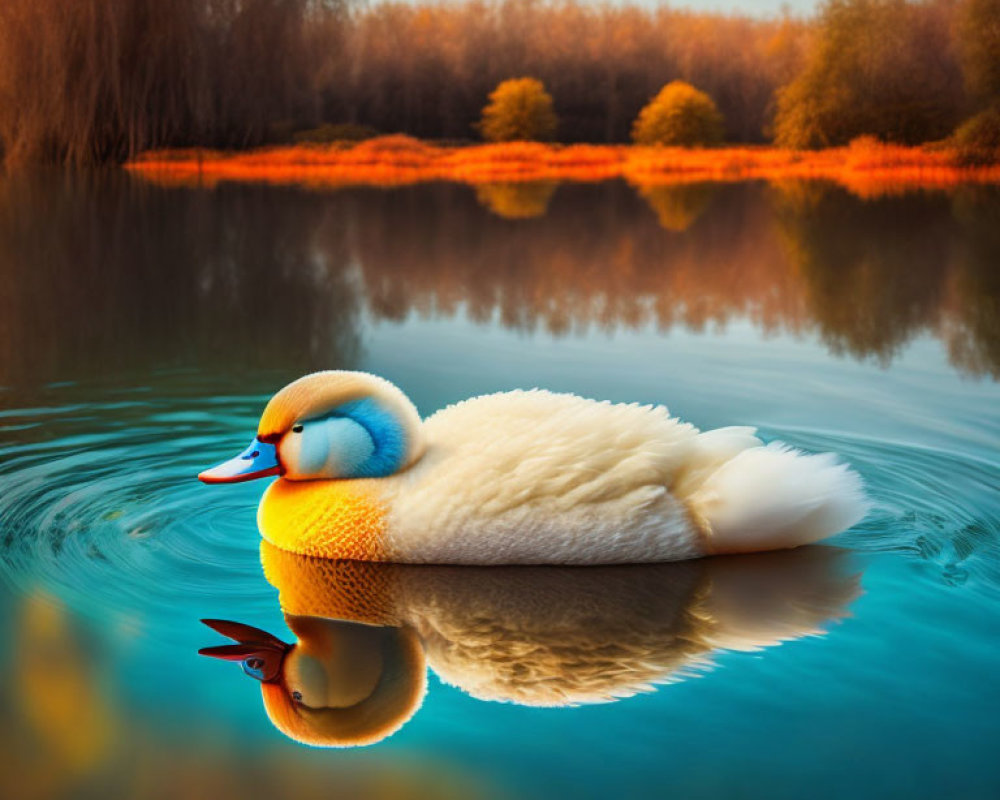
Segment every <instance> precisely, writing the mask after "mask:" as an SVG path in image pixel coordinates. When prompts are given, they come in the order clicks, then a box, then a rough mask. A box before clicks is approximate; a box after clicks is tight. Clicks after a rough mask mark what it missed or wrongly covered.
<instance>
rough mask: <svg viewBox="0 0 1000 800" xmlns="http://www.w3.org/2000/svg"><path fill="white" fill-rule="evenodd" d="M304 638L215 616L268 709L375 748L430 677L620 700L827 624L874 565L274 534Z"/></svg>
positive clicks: (296, 723) (278, 721)
mask: <svg viewBox="0 0 1000 800" xmlns="http://www.w3.org/2000/svg"><path fill="white" fill-rule="evenodd" d="M260 555H261V563H262V565H263V571H264V576H265V577H266V579H267V580H268V581H269V582H270V583H271V584H272V585H273V586H275V587H276V588H277V589H278V593H279V604H280V606H281V610H282V612H283V614H284V619H285V623H286V625H287V627H288V628H289V630H290V631H291V633H292V634H293V637H294V638H293V641H292V642H290V643H286V642H284V641H283V640H281V639H279V638H278V637H276V636H273V635H272V634H270V633H267V632H266V631H263V630H261V629H259V628H255V627H253V626H250V625H247V624H244V623H239V622H233V621H228V620H218V619H206V620H203V622H205V623H206V624H207V625H209V627H211V628H213V629H214V630H216V631H217V632H219V633H221V634H223V635H224V636H226V637H228V638H230V639H233V640H235V642H236V643H235V644H225V645H214V646H211V647H207V648H202V649H201V650H200V651H199V652H201V654H202V655H206V656H210V657H213V658H218V659H224V660H230V661H238V662H240V663H241V665H242V667H243V671H244V672H245V673H246V674H248V675H250V676H251V677H253V678H255V679H257V680H258V681H259V682H260V688H261V695H262V698H263V702H264V708H265V711H266V713H267V715H268V717H269V719H270V720H271V722H272V724H273V725H274V726H275V727H276V728H277V729H278V730H279V731H280V732H282V733H284V734H285V735H286V736H288V737H289V738H291V739H293V740H295V741H297V742H300V743H302V744H307V745H311V746H316V747H359V746H366V745H370V744H374V743H376V742H379V741H382V740H383V739H385V738H387V737H389V736H391V735H392V734H393V733H395V732H396V731H398V730H400V729H401V728H402V727H403V726H404V725H405V724H406V723H407V722H408V721H409V720H410V719H412V718H413V716H414V715H415V714H416V713H417V711H418V710H419V709H420V707H421V706H422V704H423V702H424V699H425V697H426V694H427V683H428V681H427V674H428V670H430V671H432V672H433V673H434V674H435V675H437V677H438V678H439V679H440V682H441V683H443V684H446V685H448V686H452V687H454V688H456V689H458V690H459V691H461V692H463V693H464V694H466V695H468V696H470V697H472V698H475V699H476V700H479V701H483V702H492V703H509V704H513V705H517V706H526V707H544V708H565V707H575V706H584V705H594V704H606V703H615V702H619V701H622V700H625V699H627V698H631V697H634V696H637V695H640V694H644V693H648V692H651V691H654V690H655V689H656V688H657V687H659V686H662V685H665V684H671V683H677V682H681V681H684V680H686V679H688V678H691V677H695V676H699V675H702V674H704V673H705V672H707V671H708V670H709V669H711V668H712V667H713V666H714V661H715V656H716V654H717V653H719V652H723V651H736V652H759V651H763V650H765V649H767V648H770V647H774V646H777V645H779V644H782V643H785V642H791V641H794V640H796V639H800V638H803V637H806V636H819V635H823V634H824V633H825V632H826V631H827V629H828V628H829V627H830V625H831V624H832V623H833V622H835V621H838V620H840V619H842V618H843V617H845V616H847V615H848V607H849V605H850V603H851V602H853V600H854V599H855V598H856V597H857V596H858V595H859V593H860V586H861V584H860V573H859V572H858V571H857V570H856V568H855V566H854V564H853V558H852V557H851V556H850V553H849V552H848V551H846V550H843V549H840V548H834V547H826V546H818V545H815V546H810V547H802V548H798V549H795V550H783V551H775V552H769V553H756V554H746V555H731V556H724V557H713V558H705V559H696V560H687V561H679V562H673V563H663V564H634V565H613V566H599V567H580V566H494V567H471V566H449V565H440V566H435V565H417V564H389V563H381V562H374V561H367V562H366V561H350V560H331V559H323V558H316V557H310V556H300V555H296V554H294V553H290V552H288V551H287V550H282V549H280V548H277V547H275V546H273V545H271V544H269V543H268V542H266V541H263V542H261V546H260Z"/></svg>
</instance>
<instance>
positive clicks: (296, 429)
mask: <svg viewBox="0 0 1000 800" xmlns="http://www.w3.org/2000/svg"><path fill="white" fill-rule="evenodd" d="M292 433H302V425H292Z"/></svg>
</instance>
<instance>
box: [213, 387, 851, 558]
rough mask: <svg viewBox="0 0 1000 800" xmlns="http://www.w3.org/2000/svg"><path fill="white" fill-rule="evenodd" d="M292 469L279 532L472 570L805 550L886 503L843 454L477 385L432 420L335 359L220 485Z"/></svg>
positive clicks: (278, 411)
mask: <svg viewBox="0 0 1000 800" xmlns="http://www.w3.org/2000/svg"><path fill="white" fill-rule="evenodd" d="M268 476H275V477H277V480H275V481H273V482H272V483H271V484H270V485H269V486H268V487H267V489H266V490H265V491H264V493H263V495H262V497H261V499H260V504H259V506H258V510H257V524H258V528H259V531H260V534H261V536H262V537H263V538H264V539H265V540H266V541H268V542H270V543H271V544H273V545H275V546H277V547H279V548H283V549H285V550H289V551H290V552H293V553H297V554H300V555H308V556H318V557H323V558H339V559H355V560H361V561H378V562H395V563H415V564H454V565H477V566H487V565H516V564H521V565H531V564H566V565H572V564H577V565H600V564H625V563H655V562H661V561H677V560H683V559H689V558H696V557H700V556H706V555H717V554H726V553H728V554H733V553H746V552H755V551H762V550H776V549H784V548H792V547H798V546H800V545H804V544H810V543H813V542H817V541H820V540H822V539H824V538H826V537H828V536H830V535H832V534H835V533H837V532H839V531H841V530H844V529H846V528H849V527H851V526H852V525H854V524H855V523H857V522H858V521H860V520H861V519H862V518H863V517H864V516H865V514H866V512H867V510H868V506H869V503H868V500H867V498H866V496H865V493H864V488H863V485H862V482H861V478H860V477H859V475H858V474H857V473H856V472H855V471H854V470H852V469H850V468H849V467H848V466H847V465H846V464H843V463H841V462H840V461H839V460H838V459H837V457H836V456H834V455H833V454H830V453H822V454H807V453H804V452H801V451H799V450H795V449H793V448H791V447H789V446H787V445H785V444H782V443H780V442H771V443H769V444H764V443H763V442H762V441H761V440H760V439H759V438H758V437H757V435H756V430H755V429H754V428H752V427H744V426H738V427H725V428H718V429H715V430H709V431H699V430H698V429H697V428H696V427H694V426H693V425H691V424H690V423H686V422H682V421H680V420H678V419H677V418H675V417H672V416H671V415H670V414H669V412H668V411H667V409H666V407H665V406H663V405H643V404H639V403H611V402H608V401H597V400H591V399H587V398H583V397H580V396H578V395H575V394H569V393H556V392H550V391H546V390H543V389H531V390H515V391H508V392H500V393H496V394H488V395H482V396H478V397H473V398H471V399H468V400H464V401H462V402H458V403H455V404H453V405H449V406H447V407H446V408H444V409H441V410H440V411H437V412H436V413H434V414H432V415H430V416H429V417H427V418H426V419H421V417H420V414H419V413H418V412H417V409H416V407H415V406H414V404H413V403H412V402H411V401H410V399H409V398H408V397H407V396H406V395H405V394H404V393H403V391H402V390H400V389H399V388H398V387H397V386H395V385H394V384H392V383H391V382H389V381H388V380H385V379H384V378H381V377H378V376H376V375H373V374H369V373H365V372H354V371H343V370H329V371H322V372H316V373H312V374H310V375H306V376H304V377H302V378H299V379H298V380H295V381H293V382H292V383H290V384H288V385H287V386H285V387H284V388H283V389H281V390H280V391H278V392H277V393H276V394H275V395H274V396H273V397H271V399H270V400H269V401H268V403H267V404H266V406H265V408H264V411H263V414H262V415H261V417H260V421H259V424H258V427H257V435H256V437H255V438H254V439H253V441H252V442H251V443H250V445H249V447H247V448H246V449H245V450H244V451H243V452H242V453H241V454H240V455H238V456H237V457H236V458H233V459H230V460H228V461H225V462H223V463H221V464H219V465H217V466H215V467H212V468H210V469H207V470H205V471H203V472H202V473H200V475H199V476H198V477H199V478H200V480H201V481H203V482H204V483H208V484H216V483H232V482H239V481H246V480H251V479H255V478H263V477H268Z"/></svg>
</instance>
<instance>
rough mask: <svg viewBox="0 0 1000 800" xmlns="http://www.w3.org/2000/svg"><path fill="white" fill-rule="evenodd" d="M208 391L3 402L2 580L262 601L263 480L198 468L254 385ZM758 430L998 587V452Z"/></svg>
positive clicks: (124, 598)
mask: <svg viewBox="0 0 1000 800" xmlns="http://www.w3.org/2000/svg"><path fill="white" fill-rule="evenodd" d="M206 394H208V393H207V392H205V391H204V390H203V387H198V386H192V387H190V388H189V391H187V392H183V391H182V392H177V391H175V392H172V393H170V395H169V396H168V397H165V398H163V399H162V400H159V401H157V400H154V399H148V400H145V401H143V402H121V401H119V400H117V399H109V400H108V401H107V402H102V403H86V404H85V403H73V402H66V403H64V404H62V405H57V404H53V405H48V406H30V407H24V408H21V409H14V410H7V411H5V412H4V416H5V418H6V419H7V420H9V423H10V424H9V427H8V428H7V430H6V439H7V441H6V443H5V444H4V446H3V447H2V448H0V485H2V491H0V519H2V520H3V525H2V529H0V571H2V573H3V574H4V575H5V576H6V579H7V580H8V581H9V582H11V583H13V584H15V585H20V586H22V587H25V588H30V587H33V586H37V585H39V583H41V584H42V585H44V586H45V587H47V588H48V589H49V590H55V591H58V592H60V593H62V594H69V595H72V596H73V597H74V598H75V600H76V602H77V603H80V604H83V605H84V606H87V605H90V606H91V607H92V608H93V610H94V611H95V612H99V611H100V609H102V608H107V607H118V608H121V609H123V610H138V609H149V608H150V607H153V608H156V609H160V610H171V609H176V610H177V613H180V611H179V609H178V604H182V605H184V606H186V607H189V608H192V609H197V610H198V611H197V612H194V613H198V612H200V611H201V610H202V609H203V608H206V607H211V608H218V605H219V603H220V602H224V603H230V604H238V603H246V602H251V603H261V604H263V603H264V602H265V597H266V590H267V587H266V584H264V583H263V582H262V578H261V576H260V569H259V564H258V554H257V548H258V538H257V533H256V524H255V509H256V505H257V501H258V499H259V496H260V492H261V490H262V489H263V486H262V485H260V484H258V483H250V484H241V485H238V486H233V487H227V489H226V490H225V491H219V490H217V489H216V490H213V489H212V488H210V487H205V486H203V485H201V484H200V483H198V481H197V480H196V479H195V475H196V474H197V472H198V471H199V470H200V469H202V468H204V467H205V466H206V465H208V464H211V463H214V462H215V461H217V460H219V459H221V458H224V457H226V456H228V455H230V454H232V453H234V452H237V451H238V450H239V449H241V448H242V446H243V445H244V444H245V441H244V440H245V439H246V438H247V437H248V436H249V435H250V433H251V432H252V430H253V428H254V424H255V421H256V417H257V415H258V414H259V411H260V408H261V407H262V405H263V398H262V397H261V396H260V395H238V394H228V395H226V396H225V397H224V398H220V397H219V396H218V395H216V396H215V397H214V398H212V397H209V398H207V399H206ZM768 434H769V435H773V436H775V437H780V438H782V439H784V440H786V441H789V442H790V443H792V444H795V445H798V446H801V447H803V448H805V449H807V450H813V451H819V450H831V451H834V452H837V453H839V454H841V455H842V456H843V458H844V459H845V460H847V461H849V462H850V463H852V464H853V465H854V466H855V467H856V468H857V469H858V470H859V471H860V472H861V473H862V475H863V476H864V478H865V481H866V483H867V485H868V487H869V491H870V493H871V495H872V497H873V499H874V500H875V504H876V506H875V510H874V511H873V513H872V514H871V515H870V516H869V518H868V519H867V520H866V521H865V522H863V523H862V524H861V525H859V526H858V527H856V528H855V529H854V530H852V531H849V532H847V533H845V534H843V535H841V536H840V537H838V539H837V543H839V544H841V545H843V546H847V547H850V548H855V549H858V550H861V551H867V552H889V553H894V554H897V555H899V556H901V557H903V558H906V559H909V560H911V561H912V562H913V563H914V564H916V565H918V566H919V567H920V568H921V569H923V570H925V575H926V576H928V577H929V578H930V579H933V580H937V581H940V582H941V583H943V584H946V585H949V586H968V585H980V586H983V587H986V588H987V589H988V590H989V591H991V592H994V591H996V590H997V589H998V588H1000V522H998V520H997V519H996V518H995V517H992V516H989V515H988V514H987V513H984V512H983V509H990V508H992V507H994V506H993V501H994V499H995V491H996V487H997V486H1000V467H998V466H997V465H996V464H992V463H989V462H985V461H982V460H979V459H976V458H974V457H971V456H968V455H965V454H962V453H957V452H945V451H940V450H933V449H929V448H923V447H918V446H914V445H911V444H903V443H898V442H886V441H877V440H872V439H865V438H860V437H855V438H852V437H847V436H843V435H836V434H831V433H829V432H822V431H813V430H805V429H788V430H771V431H768ZM220 587H224V590H223V589H221V588H220ZM223 596H224V597H223ZM220 598H222V599H221V600H220ZM244 609H245V607H244ZM149 616H152V617H156V616H157V615H149ZM160 616H162V615H160ZM168 616H169V615H168Z"/></svg>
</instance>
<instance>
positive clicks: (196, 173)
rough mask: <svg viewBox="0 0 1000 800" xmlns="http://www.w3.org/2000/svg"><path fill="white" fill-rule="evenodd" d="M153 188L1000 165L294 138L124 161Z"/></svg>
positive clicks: (873, 144) (859, 151)
mask: <svg viewBox="0 0 1000 800" xmlns="http://www.w3.org/2000/svg"><path fill="white" fill-rule="evenodd" d="M125 167H126V169H128V170H129V171H130V172H132V173H134V174H136V175H139V176H141V177H142V178H144V179H146V180H149V181H151V182H154V183H157V184H160V185H199V186H206V185H207V186H211V185H215V184H217V183H219V182H225V181H233V182H261V183H272V184H299V185H305V186H309V187H315V188H326V187H337V186H351V185H374V186H398V185H407V184H414V183H423V182H430V181H452V182H458V183H467V184H472V185H477V184H490V183H530V182H542V181H571V182H596V181H603V180H608V179H612V178H623V179H625V180H626V181H628V182H629V183H632V184H635V185H639V186H645V185H661V184H684V183H700V182H732V181H743V180H768V181H782V180H827V181H832V182H834V183H837V184H839V185H841V186H843V187H845V188H847V189H848V190H850V191H852V192H853V193H854V194H857V195H860V196H864V197H869V196H878V195H881V194H891V193H897V192H902V191H906V190H908V189H918V188H935V187H938V188H946V187H949V186H954V185H956V184H959V183H967V182H973V183H1000V164H967V163H965V162H964V161H963V158H962V156H961V153H959V152H958V151H956V150H955V149H953V148H949V147H947V146H944V145H927V146H920V147H907V146H902V145H894V144H885V143H882V142H878V141H877V140H875V139H873V138H871V137H862V138H859V139H856V140H854V141H852V142H851V143H850V144H849V145H848V146H846V147H836V148H826V149H823V150H806V151H803V150H791V149H783V148H777V147H769V146H757V147H750V146H724V147H714V148H680V147H645V146H639V145H586V144H571V145H558V144H543V143H540V142H525V141H519V142H503V143H496V144H472V145H454V144H438V143H432V142H423V141H420V140H418V139H414V138H412V137H409V136H404V135H395V136H382V137H376V138H372V139H369V140H366V141H362V142H357V143H336V144H327V145H321V144H297V145H292V146H276V147H266V148H258V149H251V150H245V151H219V150H207V149H177V150H158V151H150V152H147V153H142V154H140V155H139V156H138V157H137V158H135V159H133V160H131V161H129V162H127V163H126V164H125Z"/></svg>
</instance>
